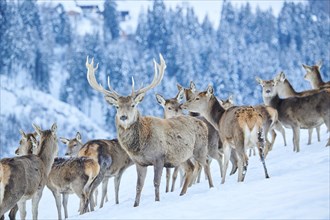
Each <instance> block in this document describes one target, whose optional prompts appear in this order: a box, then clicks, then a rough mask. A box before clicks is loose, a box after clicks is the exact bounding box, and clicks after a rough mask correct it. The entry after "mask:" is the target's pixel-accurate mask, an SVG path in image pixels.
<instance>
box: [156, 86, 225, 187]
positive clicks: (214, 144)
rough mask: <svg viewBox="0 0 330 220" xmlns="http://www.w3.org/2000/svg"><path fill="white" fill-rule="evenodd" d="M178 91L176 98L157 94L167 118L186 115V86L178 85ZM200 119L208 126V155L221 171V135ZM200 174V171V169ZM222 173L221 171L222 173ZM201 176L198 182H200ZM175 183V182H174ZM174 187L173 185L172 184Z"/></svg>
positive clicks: (201, 118) (203, 119)
mask: <svg viewBox="0 0 330 220" xmlns="http://www.w3.org/2000/svg"><path fill="white" fill-rule="evenodd" d="M177 87H178V90H179V91H178V93H177V95H176V96H175V97H174V98H171V99H165V98H164V97H163V96H161V95H159V94H156V99H157V101H158V103H159V104H160V105H161V106H162V107H163V108H164V116H165V118H171V117H176V116H180V115H184V114H183V111H182V109H181V103H180V102H181V101H182V100H183V98H184V88H183V87H182V86H181V85H177ZM197 118H198V119H200V120H202V121H203V122H204V123H205V124H206V125H207V128H208V155H209V157H211V158H213V159H215V160H217V162H218V164H219V167H220V171H221V170H222V169H221V167H222V154H221V152H220V151H219V135H218V132H217V131H216V130H215V128H214V127H213V126H212V125H211V124H210V123H209V122H208V121H207V120H206V119H205V118H204V117H201V116H197ZM199 174H200V171H199ZM220 174H221V173H220ZM199 178H200V175H199ZM199 178H198V180H197V182H199ZM172 183H173V182H172ZM172 187H173V185H172Z"/></svg>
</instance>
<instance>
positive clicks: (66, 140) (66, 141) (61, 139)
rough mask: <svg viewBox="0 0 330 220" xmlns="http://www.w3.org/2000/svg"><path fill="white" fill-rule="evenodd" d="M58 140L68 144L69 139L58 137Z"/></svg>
mask: <svg viewBox="0 0 330 220" xmlns="http://www.w3.org/2000/svg"><path fill="white" fill-rule="evenodd" d="M60 141H61V142H62V143H63V144H65V145H68V144H69V141H70V140H69V139H67V138H63V137H60Z"/></svg>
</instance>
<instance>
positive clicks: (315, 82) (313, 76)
mask: <svg viewBox="0 0 330 220" xmlns="http://www.w3.org/2000/svg"><path fill="white" fill-rule="evenodd" d="M302 66H303V67H304V69H305V70H306V74H305V76H304V79H305V80H307V81H309V82H310V84H311V86H312V88H313V89H320V88H325V87H330V81H329V82H324V81H323V80H322V77H321V72H320V69H321V67H322V61H319V62H318V63H317V64H315V65H314V66H307V65H305V64H302Z"/></svg>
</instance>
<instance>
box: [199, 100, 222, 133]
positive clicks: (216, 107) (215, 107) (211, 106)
mask: <svg viewBox="0 0 330 220" xmlns="http://www.w3.org/2000/svg"><path fill="white" fill-rule="evenodd" d="M224 112H225V110H224V108H222V107H221V105H220V103H219V101H218V100H217V98H216V97H215V96H214V95H212V97H211V98H210V101H209V103H208V111H207V113H205V114H204V117H205V119H206V120H207V121H208V122H210V123H211V124H212V125H213V127H214V128H216V129H217V130H219V121H220V118H221V116H222V115H223V113H224Z"/></svg>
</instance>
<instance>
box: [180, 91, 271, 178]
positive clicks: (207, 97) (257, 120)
mask: <svg viewBox="0 0 330 220" xmlns="http://www.w3.org/2000/svg"><path fill="white" fill-rule="evenodd" d="M182 108H183V109H186V110H188V111H191V112H197V113H200V114H201V115H202V116H204V117H205V118H206V120H208V121H209V122H210V123H211V124H212V125H213V126H214V127H215V128H217V130H218V131H219V136H220V139H221V141H222V143H223V152H224V166H223V176H222V181H221V183H222V184H223V183H224V182H225V178H226V171H227V167H228V161H229V158H230V155H231V148H234V149H235V152H236V154H237V158H238V161H237V163H238V181H239V182H242V181H244V177H245V174H246V171H247V166H248V157H247V155H246V152H245V151H246V150H247V149H248V148H252V147H254V146H256V145H257V146H258V149H259V155H260V159H261V161H262V163H263V167H264V171H265V176H266V178H269V176H268V173H267V168H266V164H265V160H264V154H263V144H264V143H263V140H262V138H261V135H262V116H261V115H260V114H259V113H258V112H257V111H256V110H255V109H254V108H253V107H246V106H234V107H232V108H229V109H228V110H225V109H224V108H223V107H222V106H221V105H220V103H219V101H218V100H217V98H216V97H215V95H214V93H213V87H212V86H208V88H207V90H206V91H204V92H200V93H199V94H198V95H197V96H195V98H193V99H190V100H188V101H187V102H185V103H184V104H183V105H182Z"/></svg>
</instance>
